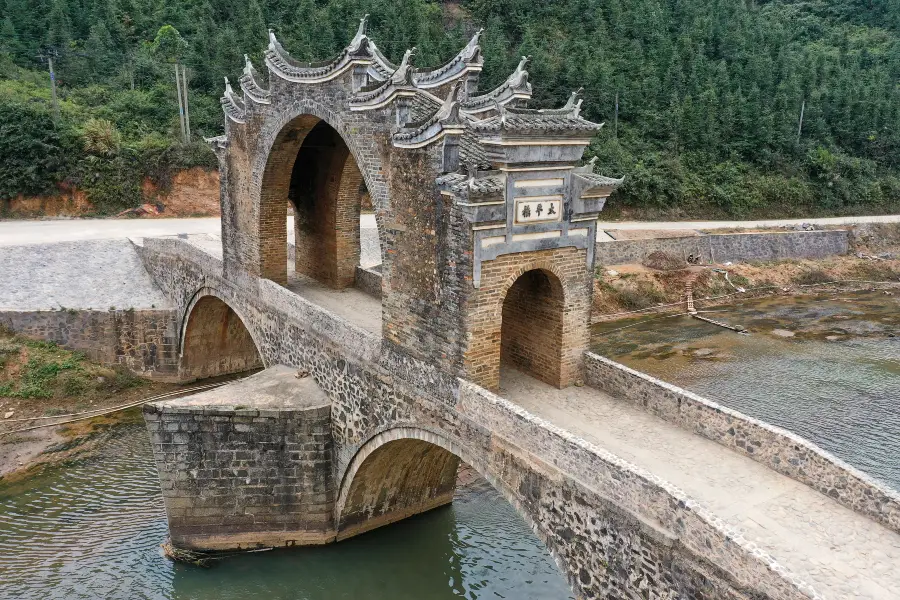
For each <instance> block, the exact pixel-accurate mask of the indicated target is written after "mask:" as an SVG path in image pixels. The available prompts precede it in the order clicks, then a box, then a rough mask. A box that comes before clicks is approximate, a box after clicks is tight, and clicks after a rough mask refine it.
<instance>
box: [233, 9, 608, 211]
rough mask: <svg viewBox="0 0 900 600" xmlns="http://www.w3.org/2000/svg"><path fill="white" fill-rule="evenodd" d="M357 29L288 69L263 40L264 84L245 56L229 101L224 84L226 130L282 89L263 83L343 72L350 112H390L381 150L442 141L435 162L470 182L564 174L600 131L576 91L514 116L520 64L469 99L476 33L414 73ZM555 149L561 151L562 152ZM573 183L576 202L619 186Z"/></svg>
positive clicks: (278, 48)
mask: <svg viewBox="0 0 900 600" xmlns="http://www.w3.org/2000/svg"><path fill="white" fill-rule="evenodd" d="M367 28H368V15H366V16H364V17H363V18H362V19H360V22H359V26H358V28H357V30H356V33H355V35H354V36H353V38H352V39H351V40H350V42H349V44H348V45H347V46H346V47H345V48H344V49H343V50H342V51H341V52H340V53H339V54H338V55H337V56H336V57H335V58H333V59H332V60H330V61H326V62H322V63H305V62H300V61H297V60H296V59H294V58H293V57H291V56H290V54H288V52H287V51H286V50H285V49H284V47H282V45H281V43H280V42H279V41H278V39H277V38H276V36H275V33H274V32H273V31H271V30H270V31H269V46H268V49H267V50H266V52H265V63H266V66H267V68H268V69H269V77H268V82H266V81H265V78H264V77H261V74H260V73H259V72H258V71H257V70H256V69H255V68H254V66H253V64H252V63H251V61H250V59H249V58H248V57H247V56H245V57H244V70H243V73H242V75H241V78H240V87H241V90H242V92H243V94H242V95H237V94H235V93H234V90H233V89H232V87H231V84H230V83H229V81H228V80H227V79H226V80H225V93H224V95H223V96H222V99H221V103H222V108H223V110H224V112H225V115H226V118H227V120H228V121H229V122H233V123H243V122H244V121H245V119H247V118H248V112H247V110H248V107H249V106H248V105H249V104H250V103H253V104H261V105H267V104H272V103H274V102H275V101H276V98H274V93H273V90H274V89H278V90H282V89H284V88H283V86H278V87H277V88H273V87H272V84H273V83H274V81H273V79H272V78H273V77H277V78H280V79H282V80H285V81H289V82H293V83H299V84H317V83H325V82H328V81H331V80H333V79H335V78H337V77H338V76H340V75H341V74H345V73H347V74H349V72H351V71H352V73H353V77H352V80H351V79H348V80H346V81H344V80H342V83H341V86H346V87H345V91H344V94H345V95H344V96H342V97H344V98H346V97H347V96H349V108H350V110H352V111H369V110H377V109H384V108H386V107H389V106H391V105H392V104H393V103H397V104H396V122H397V123H398V124H399V125H400V127H399V129H394V130H392V134H391V141H392V144H393V146H395V147H398V148H422V147H424V146H427V145H429V144H432V143H434V142H437V141H439V140H441V139H443V138H444V137H445V136H447V135H452V136H455V137H454V138H453V141H454V142H455V143H456V144H457V147H456V148H454V146H453V145H452V142H451V146H449V147H448V150H447V152H450V154H446V155H445V160H446V161H449V162H447V163H446V164H447V165H450V167H449V168H451V169H457V167H455V166H453V165H456V164H460V165H465V168H466V169H468V171H470V172H472V173H484V172H487V173H494V174H495V173H497V171H495V170H493V169H497V168H502V165H504V164H505V165H510V164H513V165H515V164H522V163H528V162H534V161H536V158H535V157H538V156H544V157H548V156H552V159H550V162H554V163H559V162H566V161H569V160H571V161H572V162H570V164H574V162H575V161H577V160H578V159H579V158H580V156H581V152H583V148H584V146H585V145H586V144H587V143H588V142H589V140H590V138H591V137H592V136H593V135H594V134H595V133H596V132H597V131H598V130H599V129H600V128H601V127H602V124H598V123H593V122H591V121H588V120H586V119H584V118H582V117H581V115H580V112H581V104H582V98H581V93H582V90H580V89H579V90H578V91H576V92H573V93H572V94H571V96H570V97H569V98H568V101H567V102H566V103H565V105H563V106H562V107H559V108H553V109H538V110H534V109H528V108H524V104H525V103H526V102H527V101H528V100H530V99H531V97H532V84H531V82H530V81H529V73H528V71H527V69H526V67H527V65H528V62H529V60H530V59H529V57H526V56H523V57H522V59H521V60H520V61H519V64H518V65H517V66H516V68H515V70H514V71H513V72H512V73H511V74H510V75H509V76H508V77H507V78H506V79H505V80H504V81H503V83H501V84H500V85H499V86H497V87H496V88H494V89H493V90H490V91H488V92H485V93H482V94H476V93H475V92H474V91H473V89H474V87H475V85H474V84H475V83H476V80H475V79H474V77H476V76H477V74H478V73H479V72H480V71H481V70H482V68H483V64H484V57H483V55H482V49H481V46H480V45H479V42H480V40H481V36H482V34H483V30H478V31H476V32H475V33H474V35H473V36H472V37H471V39H470V40H469V42H468V43H467V44H466V45H465V47H464V48H462V50H460V51H459V52H458V53H457V54H456V56H454V57H453V58H452V59H451V60H450V61H448V62H447V63H445V64H444V65H442V66H440V67H437V68H433V69H423V68H416V67H415V65H414V58H415V55H416V49H415V48H411V49H409V50H407V51H406V52H405V53H404V55H403V59H402V60H401V61H400V64H397V65H395V64H393V63H391V62H390V61H389V60H388V59H387V58H386V57H385V56H384V54H382V52H381V50H379V48H378V46H377V45H376V44H375V42H374V41H373V40H372V39H371V38H369V36H368V34H367ZM467 75H468V77H467ZM448 84H449V85H448ZM445 85H447V87H450V88H451V91H450V93H449V94H448V95H447V97H446V98H439V97H437V96H435V94H434V92H435V90H437V89H446V88H444V87H442V86H445ZM253 114H256V113H255V112H254V113H253ZM265 114H268V113H265ZM388 122H389V121H388ZM537 146H547V147H551V146H552V147H555V149H554V150H553V151H552V152H550V153H549V154H548V153H547V152H548V151H544V154H541V151H537V150H535V147H537ZM563 147H565V148H567V149H565V150H563V149H562V148H563ZM455 149H458V156H457V155H454V154H452V153H453V152H454V150H455ZM545 162H546V161H545ZM460 170H461V169H460ZM573 175H574V176H575V178H576V179H577V185H578V187H579V188H580V189H582V191H583V193H584V194H588V196H585V197H591V196H590V195H593V194H601V193H605V192H606V191H607V190H608V189H613V188H614V187H615V186H618V185H620V184H621V180H617V179H613V178H604V177H603V176H601V175H597V174H595V173H593V170H592V169H590V168H588V167H580V168H578V169H576V171H573ZM491 176H493V175H491ZM485 177H487V176H484V175H479V176H478V177H474V176H473V177H469V178H468V179H467V180H466V181H467V183H466V190H467V191H466V194H469V193H473V194H476V195H477V194H480V193H494V191H496V190H495V187H494V186H495V185H499V183H497V180H488V179H485ZM482 180H483V181H482ZM448 181H449V180H448ZM457 183H458V182H457ZM456 186H457V184H456V183H454V184H453V186H451V187H453V189H454V190H455V189H456Z"/></svg>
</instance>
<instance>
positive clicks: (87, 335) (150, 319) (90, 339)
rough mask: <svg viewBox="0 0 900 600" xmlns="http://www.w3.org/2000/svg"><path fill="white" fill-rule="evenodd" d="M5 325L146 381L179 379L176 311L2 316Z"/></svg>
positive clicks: (14, 313) (7, 313)
mask: <svg viewBox="0 0 900 600" xmlns="http://www.w3.org/2000/svg"><path fill="white" fill-rule="evenodd" d="M0 325H3V326H5V327H7V328H9V329H11V330H12V331H15V332H16V333H20V334H22V335H24V336H27V337H31V338H36V339H41V340H48V341H52V342H56V343H57V344H59V345H60V346H62V347H64V348H67V349H69V350H78V351H80V352H83V353H84V354H85V355H86V356H87V357H88V358H90V359H91V360H93V361H96V362H99V363H101V364H104V365H122V366H124V367H126V368H128V369H130V370H132V371H134V372H135V373H137V374H138V375H141V376H143V377H149V378H153V379H162V380H169V379H176V378H177V372H178V333H177V330H176V328H175V313H174V311H171V310H115V311H100V310H74V309H68V310H57V311H0Z"/></svg>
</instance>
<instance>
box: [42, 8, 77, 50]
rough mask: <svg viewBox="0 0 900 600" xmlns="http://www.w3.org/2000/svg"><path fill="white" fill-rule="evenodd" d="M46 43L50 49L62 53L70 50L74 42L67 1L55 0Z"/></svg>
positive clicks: (51, 10) (45, 39)
mask: <svg viewBox="0 0 900 600" xmlns="http://www.w3.org/2000/svg"><path fill="white" fill-rule="evenodd" d="M44 42H45V43H46V45H47V46H48V47H50V48H53V49H56V50H58V51H60V52H65V51H66V50H68V49H69V45H70V43H71V42H72V19H71V18H70V17H69V11H68V6H67V4H66V2H65V0H53V6H52V8H51V9H50V17H49V23H48V25H47V35H46V37H45V38H44Z"/></svg>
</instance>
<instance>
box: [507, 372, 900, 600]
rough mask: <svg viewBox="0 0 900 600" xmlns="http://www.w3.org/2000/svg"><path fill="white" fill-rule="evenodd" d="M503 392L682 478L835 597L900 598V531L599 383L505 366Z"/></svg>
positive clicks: (680, 482)
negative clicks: (568, 382) (551, 378)
mask: <svg viewBox="0 0 900 600" xmlns="http://www.w3.org/2000/svg"><path fill="white" fill-rule="evenodd" d="M501 395H502V396H504V397H506V398H508V399H509V400H511V401H513V402H516V403H517V404H519V405H521V406H522V407H523V408H525V409H527V410H529V411H530V412H532V413H534V414H536V415H539V416H540V417H542V418H544V419H546V420H548V421H550V422H552V423H554V424H556V425H558V426H560V427H563V428H565V429H568V430H569V431H571V432H573V433H575V434H576V435H580V436H581V437H583V438H585V439H586V440H588V441H590V442H593V443H596V444H597V445H599V446H601V447H604V448H606V449H607V450H609V451H610V452H613V453H614V454H617V455H619V456H620V457H622V458H623V459H625V460H628V461H630V462H632V463H633V464H636V465H638V466H640V467H643V468H645V469H646V470H648V471H650V472H651V473H654V474H655V475H658V476H660V477H662V478H664V479H666V480H668V481H669V482H671V483H673V484H675V485H677V486H679V487H680V488H681V489H683V490H684V491H685V492H686V493H687V494H688V495H690V496H692V497H693V498H695V499H697V500H699V501H700V502H702V503H704V504H705V505H706V506H707V507H708V508H710V509H711V510H712V511H713V512H714V513H715V514H716V515H717V516H719V517H720V518H722V519H723V520H725V521H727V522H729V523H730V524H731V525H733V526H736V527H737V528H739V529H740V530H741V531H743V532H744V537H745V538H746V539H748V540H751V541H753V542H755V543H756V544H757V545H758V546H759V547H760V548H762V549H764V550H766V551H767V552H768V553H769V554H771V555H772V556H773V557H775V558H776V559H777V560H778V561H779V562H780V563H781V564H782V565H784V566H785V567H786V568H787V569H789V570H790V571H792V572H794V573H795V574H797V575H798V576H800V577H802V578H803V579H805V580H806V581H807V582H809V583H810V584H812V585H813V586H814V587H815V588H816V589H817V590H818V591H819V593H820V594H822V595H823V596H825V597H826V598H828V599H835V600H837V599H845V598H879V599H885V600H887V599H892V600H896V599H897V598H900V535H898V534H896V533H893V532H891V531H889V530H887V529H885V528H884V527H882V526H880V525H878V524H876V523H875V522H873V521H870V520H869V519H867V518H866V517H863V516H861V515H859V514H857V513H855V512H853V511H851V510H849V509H846V508H844V507H842V506H840V505H839V504H837V503H836V502H834V501H832V500H831V499H829V498H827V497H825V496H824V495H822V494H820V493H819V492H816V491H814V490H812V489H811V488H808V487H806V486H805V485H803V484H801V483H798V482H796V481H794V480H792V479H789V478H788V477H785V476H783V475H780V474H778V473H776V472H775V471H772V470H770V469H768V468H766V467H765V466H763V465H761V464H759V463H757V462H754V461H753V460H751V459H750V458H747V457H745V456H741V455H739V454H737V453H735V452H732V451H731V450H729V449H727V448H725V447H723V446H720V445H719V444H716V443H715V442H712V441H710V440H707V439H704V438H701V437H699V436H697V435H694V434H692V433H690V432H688V431H685V430H683V429H681V428H679V427H677V426H675V425H672V424H670V423H667V422H666V421H663V420H662V419H659V418H657V417H655V416H653V415H650V414H648V413H645V412H643V411H641V410H639V409H637V408H635V407H633V406H631V405H630V404H627V403H625V402H619V401H616V400H614V399H613V398H611V397H609V396H607V395H606V394H604V393H603V392H600V391H597V390H595V389H592V388H588V387H583V388H578V387H572V388H568V389H565V390H558V389H556V388H553V387H551V386H549V385H546V384H544V383H542V382H540V381H537V380H535V379H532V378H531V377H529V376H527V375H524V374H522V373H519V372H518V371H514V370H512V369H504V371H503V373H502V379H501Z"/></svg>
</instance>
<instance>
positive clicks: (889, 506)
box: [584, 352, 900, 533]
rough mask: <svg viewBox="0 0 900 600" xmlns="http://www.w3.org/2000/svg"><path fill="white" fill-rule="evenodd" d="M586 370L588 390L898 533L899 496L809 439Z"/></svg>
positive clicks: (627, 373) (665, 388) (588, 359)
mask: <svg viewBox="0 0 900 600" xmlns="http://www.w3.org/2000/svg"><path fill="white" fill-rule="evenodd" d="M584 365H585V378H586V382H587V384H588V385H590V386H591V387H594V388H597V389H599V390H603V391H604V392H606V393H608V394H610V395H612V396H613V397H616V398H622V399H625V400H628V401H630V402H631V403H633V404H635V405H636V406H638V407H640V408H641V409H643V410H646V411H648V412H650V413H651V414H653V415H655V416H657V417H659V418H661V419H664V420H666V421H669V422H670V423H674V424H676V425H678V426H679V427H682V428H683V429H687V430H688V431H691V432H692V433H695V434H697V435H700V436H703V437H705V438H707V439H709V440H712V441H714V442H717V443H719V444H721V445H723V446H725V447H727V448H730V449H732V450H734V451H736V452H739V453H741V454H744V455H746V456H749V457H750V458H752V459H753V460H755V461H757V462H759V463H761V464H764V465H765V466H767V467H769V468H770V469H772V470H773V471H777V472H779V473H781V474H783V475H786V476H788V477H790V478H792V479H794V480H796V481H799V482H800V483H803V484H804V485H807V486H809V487H811V488H813V489H814V490H817V491H819V492H821V493H823V494H825V495H826V496H829V497H831V498H834V499H835V500H836V501H838V502H840V503H841V504H843V505H844V506H846V507H848V508H850V509H852V510H854V511H856V512H858V513H860V514H863V515H866V516H868V517H869V518H871V519H873V520H875V521H878V522H879V523H881V524H883V525H885V526H886V527H888V528H889V529H892V530H893V531H896V532H898V533H900V493H898V492H896V491H894V490H891V489H890V488H888V487H887V486H884V485H882V484H881V483H879V482H877V481H875V480H874V479H872V478H871V477H869V476H868V475H866V474H865V473H863V472H861V471H859V470H857V469H855V468H854V467H851V466H850V465H848V464H846V463H845V462H843V461H841V460H840V459H838V458H837V457H835V456H833V455H832V454H830V453H828V452H826V451H825V450H822V449H821V448H819V447H818V446H816V445H815V444H813V443H811V442H809V441H808V440H805V439H803V438H802V437H800V436H798V435H795V434H793V433H791V432H789V431H787V430H784V429H781V428H780V427H775V426H773V425H769V424H768V423H764V422H763V421H759V420H757V419H754V418H752V417H748V416H747V415H744V414H742V413H740V412H738V411H735V410H731V409H729V408H726V407H724V406H721V405H719V404H716V403H715V402H712V401H710V400H707V399H706V398H703V397H701V396H698V395H696V394H693V393H691V392H689V391H687V390H683V389H681V388H679V387H676V386H674V385H670V384H668V383H666V382H664V381H660V380H658V379H655V378H653V377H650V376H649V375H646V374H644V373H640V372H639V371H635V370H633V369H629V368H628V367H626V366H624V365H621V364H619V363H617V362H614V361H612V360H609V359H608V358H604V357H602V356H598V355H596V354H594V353H592V352H587V353H585V358H584Z"/></svg>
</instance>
